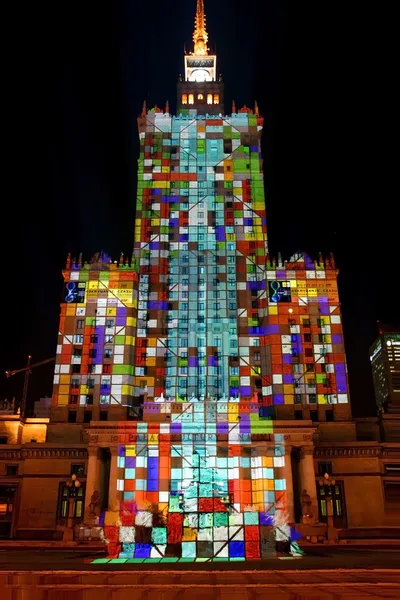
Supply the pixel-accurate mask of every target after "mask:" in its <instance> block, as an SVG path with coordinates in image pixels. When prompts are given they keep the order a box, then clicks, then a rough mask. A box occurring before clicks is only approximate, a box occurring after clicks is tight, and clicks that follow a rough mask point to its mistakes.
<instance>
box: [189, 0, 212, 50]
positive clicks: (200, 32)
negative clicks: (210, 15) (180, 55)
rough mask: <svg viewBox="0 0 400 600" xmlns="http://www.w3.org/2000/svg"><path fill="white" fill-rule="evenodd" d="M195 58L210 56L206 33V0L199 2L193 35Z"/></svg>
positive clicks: (199, 0)
mask: <svg viewBox="0 0 400 600" xmlns="http://www.w3.org/2000/svg"><path fill="white" fill-rule="evenodd" d="M193 41H194V52H193V54H194V55H195V56H206V55H207V54H208V48H207V41H208V33H207V31H206V16H205V14H204V0H197V9H196V18H195V27H194V34H193Z"/></svg>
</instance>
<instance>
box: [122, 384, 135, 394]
mask: <svg viewBox="0 0 400 600" xmlns="http://www.w3.org/2000/svg"><path fill="white" fill-rule="evenodd" d="M121 393H122V394H124V395H125V396H131V395H132V394H133V387H132V386H131V385H128V384H124V385H123V386H122V389H121Z"/></svg>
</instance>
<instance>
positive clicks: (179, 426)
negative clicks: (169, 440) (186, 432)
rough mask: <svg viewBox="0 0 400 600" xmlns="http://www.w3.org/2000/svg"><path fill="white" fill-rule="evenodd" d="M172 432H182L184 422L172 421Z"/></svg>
mask: <svg viewBox="0 0 400 600" xmlns="http://www.w3.org/2000/svg"><path fill="white" fill-rule="evenodd" d="M171 433H182V423H171Z"/></svg>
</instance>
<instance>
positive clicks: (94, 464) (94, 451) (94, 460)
mask: <svg viewBox="0 0 400 600" xmlns="http://www.w3.org/2000/svg"><path fill="white" fill-rule="evenodd" d="M88 454H89V460H88V466H87V475H86V491H85V518H84V521H85V523H89V518H90V509H89V504H90V502H91V498H92V496H93V492H94V491H95V490H97V491H100V490H99V486H100V465H101V463H100V460H99V451H98V448H97V446H89V447H88Z"/></svg>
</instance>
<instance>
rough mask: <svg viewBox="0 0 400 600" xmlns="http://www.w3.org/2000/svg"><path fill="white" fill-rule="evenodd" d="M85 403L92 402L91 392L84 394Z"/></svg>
mask: <svg viewBox="0 0 400 600" xmlns="http://www.w3.org/2000/svg"><path fill="white" fill-rule="evenodd" d="M86 404H93V396H92V395H91V394H86Z"/></svg>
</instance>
